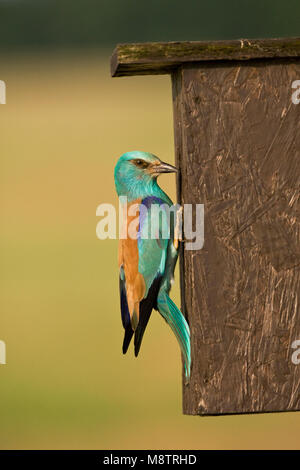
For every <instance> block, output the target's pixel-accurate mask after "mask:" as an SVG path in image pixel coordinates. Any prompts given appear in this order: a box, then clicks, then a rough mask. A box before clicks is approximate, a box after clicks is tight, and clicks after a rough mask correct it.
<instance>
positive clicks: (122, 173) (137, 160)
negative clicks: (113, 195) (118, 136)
mask: <svg viewBox="0 0 300 470" xmlns="http://www.w3.org/2000/svg"><path fill="white" fill-rule="evenodd" d="M176 171H177V168H175V167H174V166H172V165H169V164H168V163H164V162H162V161H161V160H160V159H159V158H158V157H156V156H155V155H153V154H152V153H147V152H141V151H138V150H135V151H132V152H126V153H124V154H123V155H122V156H121V157H120V158H119V160H118V162H117V164H116V166H115V173H114V175H115V185H116V190H117V193H118V196H127V198H128V200H129V201H130V200H135V199H139V198H144V197H147V196H149V195H151V194H152V195H155V193H156V192H157V191H161V190H160V188H159V186H158V185H157V181H156V180H157V177H158V176H159V175H160V174H161V173H173V172H176Z"/></svg>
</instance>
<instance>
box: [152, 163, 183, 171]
mask: <svg viewBox="0 0 300 470" xmlns="http://www.w3.org/2000/svg"><path fill="white" fill-rule="evenodd" d="M153 169H154V171H155V173H159V174H160V173H177V172H178V168H176V166H173V165H169V163H165V162H160V163H159V164H158V165H155V167H154V168H153Z"/></svg>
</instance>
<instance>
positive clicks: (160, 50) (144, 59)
mask: <svg viewBox="0 0 300 470" xmlns="http://www.w3.org/2000/svg"><path fill="white" fill-rule="evenodd" d="M299 56H300V38H280V39H239V40H234V41H214V42H211V41H210V42H204V41H185V42H152V43H140V44H119V45H118V46H117V47H116V48H115V50H114V52H113V55H112V58H111V75H112V76H113V77H121V76H126V75H146V74H165V73H171V72H172V71H174V69H176V68H177V67H178V66H180V65H182V64H187V63H191V62H200V61H201V62H202V61H221V60H249V59H266V58H274V57H275V58H277V59H280V58H288V57H299Z"/></svg>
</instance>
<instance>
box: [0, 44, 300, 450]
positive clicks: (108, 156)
mask: <svg viewBox="0 0 300 470" xmlns="http://www.w3.org/2000/svg"><path fill="white" fill-rule="evenodd" d="M108 64H109V60H108V55H107V54H104V55H103V57H102V59H101V56H100V55H99V54H96V53H90V54H89V55H86V54H85V55H83V54H79V55H75V54H74V53H73V54H72V55H71V54H66V53H65V54H63V53H61V54H58V53H57V54H56V55H54V54H53V55H51V54H50V53H49V54H48V55H47V56H39V55H15V56H10V57H8V56H2V57H1V72H0V79H1V80H5V81H6V85H7V104H6V105H1V106H0V126H1V127H0V129H1V131H0V136H1V138H0V156H1V163H0V165H1V167H0V179H1V181H0V184H1V186H0V187H1V198H0V211H1V234H0V236H1V251H0V275H1V286H0V309H1V316H0V339H1V340H4V341H5V342H6V345H7V365H5V366H0V384H1V385H0V448H1V449H12V448H18V449H20V448H21V449H28V448H50V449H53V448H55V449H61V448H78V449H79V448H84V449H90V448H100V449H103V448H106V449H117V448H119V449H130V448H144V449H170V448H178V449H192V448H194V449H195V448H197V449H204V448H207V449H220V448H224V449H235V448H236V449H242V448H244V449H252V448H272V449H276V448H298V449H299V448H300V444H299V442H300V439H299V435H300V414H299V413H289V414H272V415H255V416H236V417H219V418H215V417H210V418H198V417H188V416H183V415H182V414H181V364H180V354H179V349H178V347H177V344H176V341H175V339H174V338H173V336H172V334H171V333H170V332H169V330H168V327H167V326H166V325H165V323H164V322H163V320H162V319H161V318H159V317H158V314H156V313H155V312H154V315H153V317H152V319H151V321H150V324H149V328H148V331H147V332H146V335H145V339H144V343H143V348H142V351H141V354H140V357H139V359H138V360H136V359H135V358H134V357H133V353H132V350H131V349H130V353H129V354H128V355H127V356H125V357H124V356H122V354H121V342H122V333H123V332H122V327H121V321H120V314H119V301H118V279H117V277H118V273H117V241H114V240H109V241H108V240H106V241H100V240H97V238H96V235H95V229H96V223H97V218H96V216H95V212H96V207H97V206H98V204H100V203H101V202H113V203H116V202H117V200H116V196H115V193H114V186H113V167H114V164H115V162H116V160H117V158H118V157H119V155H121V154H122V153H123V152H124V151H127V150H134V149H141V150H147V151H151V152H153V153H156V154H157V155H159V156H161V157H162V158H163V159H164V160H167V161H169V162H172V161H173V123H172V104H171V103H172V102H171V87H170V82H169V80H170V79H169V77H137V78H135V77H132V78H124V79H111V78H110V76H109V68H108ZM162 184H163V186H164V187H165V188H166V189H167V190H168V192H169V193H170V194H171V195H172V196H173V197H174V194H175V187H174V177H173V176H172V175H171V176H170V175H169V176H164V177H163V179H162ZM177 284H178V276H177ZM173 296H174V297H175V300H176V301H177V302H179V292H178V287H177V290H176V289H175V292H174V294H173Z"/></svg>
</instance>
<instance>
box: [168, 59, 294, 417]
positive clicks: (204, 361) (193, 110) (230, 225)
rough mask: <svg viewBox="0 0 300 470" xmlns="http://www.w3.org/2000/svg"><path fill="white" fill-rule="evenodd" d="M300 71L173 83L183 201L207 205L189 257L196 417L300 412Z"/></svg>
mask: <svg viewBox="0 0 300 470" xmlns="http://www.w3.org/2000/svg"><path fill="white" fill-rule="evenodd" d="M299 77H300V62H299V60H295V62H294V63H292V62H290V61H279V62H276V61H273V60H270V61H264V62H261V61H254V60H253V61H250V62H234V63H228V62H227V63H219V64H217V63H215V62H214V63H210V64H209V63H203V64H197V65H193V64H192V65H185V66H184V67H182V68H180V69H179V70H178V71H177V72H176V73H175V74H173V77H172V80H173V101H174V123H175V149H176V159H177V163H178V164H179V165H180V168H181V194H180V198H181V203H189V204H197V203H203V204H204V207H205V244H204V247H203V249H202V250H199V251H187V250H184V259H183V260H182V264H181V273H182V275H183V285H182V288H183V294H182V302H183V306H182V307H183V310H184V312H185V314H186V316H187V318H188V320H189V323H190V328H191V347H192V370H191V381H190V383H189V384H188V385H186V384H184V385H183V409H184V413H186V414H200V415H216V414H228V413H253V412H270V411H291V410H300V365H298V366H297V365H295V364H293V362H292V354H293V352H294V350H293V349H292V347H291V345H292V342H293V341H294V340H298V339H300V301H299V298H300V105H295V104H293V103H292V100H291V96H292V92H293V91H294V90H292V88H291V84H292V82H293V81H294V80H297V79H299Z"/></svg>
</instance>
